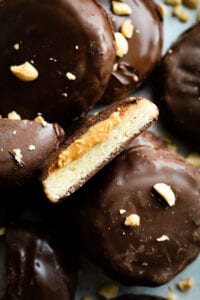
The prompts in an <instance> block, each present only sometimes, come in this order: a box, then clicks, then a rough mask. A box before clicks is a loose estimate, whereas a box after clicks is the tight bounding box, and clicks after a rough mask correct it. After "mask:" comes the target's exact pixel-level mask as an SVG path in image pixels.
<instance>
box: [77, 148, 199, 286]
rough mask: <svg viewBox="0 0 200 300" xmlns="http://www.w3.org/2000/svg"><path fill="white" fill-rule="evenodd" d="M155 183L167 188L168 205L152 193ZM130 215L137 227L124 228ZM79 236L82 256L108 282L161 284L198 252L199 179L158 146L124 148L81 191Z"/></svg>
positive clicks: (171, 154) (183, 162) (182, 160)
mask: <svg viewBox="0 0 200 300" xmlns="http://www.w3.org/2000/svg"><path fill="white" fill-rule="evenodd" d="M159 182H160V183H166V184H168V185H170V186H171V188H172V190H173V191H174V193H175V196H176V202H175V205H174V206H172V207H170V206H169V205H168V204H167V203H166V202H165V200H164V199H162V198H161V197H159V196H158V194H157V195H156V194H155V193H154V192H153V185H154V184H156V183H159ZM120 209H124V210H126V212H125V213H124V214H120V213H119V211H120ZM130 214H137V215H139V217H140V226H138V227H129V226H125V225H124V221H125V218H126V216H129V215H130ZM80 232H81V242H82V247H83V249H84V251H85V253H86V254H87V255H88V256H89V257H90V258H91V259H92V260H93V261H94V262H95V263H96V264H97V265H99V266H100V267H101V268H103V270H104V271H105V273H106V274H108V275H110V276H111V277H112V278H114V279H117V280H119V281H120V282H122V283H124V284H126V285H134V284H139V285H146V286H157V285H162V284H164V283H166V282H168V281H169V280H171V279H172V278H173V277H174V276H175V275H176V274H178V273H179V272H180V271H181V270H183V269H184V268H185V267H186V266H187V265H188V264H189V263H190V262H191V261H193V260H194V259H195V258H196V256H197V254H198V253H199V247H200V175H199V174H198V173H197V171H196V170H195V169H194V168H193V167H192V165H190V164H189V163H187V162H186V161H185V160H184V159H183V158H182V157H180V156H178V155H177V154H174V153H172V152H169V151H168V150H167V149H165V148H163V147H148V146H137V147H135V148H129V149H128V150H126V151H124V152H123V153H122V154H121V155H120V156H118V157H117V158H116V159H115V160H114V161H112V162H111V163H110V164H109V165H108V166H107V167H105V168H104V169H103V170H102V171H101V172H99V173H98V174H97V175H96V176H95V177H94V178H93V179H92V180H91V181H90V182H89V183H88V185H86V186H84V187H83V191H82V209H81V216H80ZM162 235H167V236H168V238H169V240H166V241H163V242H159V241H157V238H159V237H161V236H162Z"/></svg>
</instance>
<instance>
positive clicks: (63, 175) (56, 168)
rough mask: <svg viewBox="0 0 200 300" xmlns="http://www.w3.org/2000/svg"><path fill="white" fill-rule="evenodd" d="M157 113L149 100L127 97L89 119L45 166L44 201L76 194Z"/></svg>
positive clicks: (156, 116)
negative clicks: (45, 197)
mask: <svg viewBox="0 0 200 300" xmlns="http://www.w3.org/2000/svg"><path fill="white" fill-rule="evenodd" d="M158 114H159V111H158V108H157V106H156V105H155V104H154V103H153V102H151V101H150V100H147V99H144V98H134V97H130V98H127V99H123V100H120V101H118V102H117V103H115V104H114V105H112V106H111V107H110V108H107V109H105V110H103V111H101V112H99V113H98V114H96V115H94V116H93V117H91V118H90V120H89V122H88V123H87V125H86V127H85V126H84V125H83V129H82V128H80V129H79V130H78V131H77V132H75V134H74V135H73V136H72V137H70V138H69V139H68V140H69V141H68V140H67V141H66V143H64V145H63V147H62V148H61V149H59V151H58V152H57V153H56V156H55V155H54V157H53V158H50V160H49V162H48V164H47V166H46V167H45V169H44V173H43V176H42V185H43V189H44V192H45V194H46V196H47V198H48V199H49V200H50V201H51V202H54V203H56V202H59V200H61V199H63V198H65V197H67V196H69V195H70V194H72V193H73V192H75V191H76V190H77V189H78V188H80V187H81V186H82V185H83V184H84V183H86V182H87V181H88V180H89V179H90V178H91V177H92V176H93V175H95V174H96V173H97V172H98V171H99V170H100V169H102V168H103V167H104V166H105V165H106V164H107V163H108V162H109V161H111V160H112V159H113V158H114V157H116V156H117V155H118V154H119V153H120V152H122V151H123V150H124V149H125V147H126V145H127V144H128V143H129V142H130V140H132V139H133V138H134V137H136V136H137V135H139V134H140V133H141V132H142V131H144V130H145V129H146V128H148V127H149V126H150V125H151V124H152V122H153V121H155V120H156V119H157V118H158Z"/></svg>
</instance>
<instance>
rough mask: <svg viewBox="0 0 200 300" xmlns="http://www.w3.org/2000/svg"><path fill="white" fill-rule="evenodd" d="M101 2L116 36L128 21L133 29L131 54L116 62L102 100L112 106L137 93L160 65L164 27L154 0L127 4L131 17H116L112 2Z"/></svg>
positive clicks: (99, 0) (135, 1)
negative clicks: (121, 99)
mask: <svg viewBox="0 0 200 300" xmlns="http://www.w3.org/2000/svg"><path fill="white" fill-rule="evenodd" d="M98 2H99V3H100V4H102V6H103V7H104V8H105V10H106V11H107V13H108V15H109V17H110V19H111V21H112V24H113V27H114V30H115V32H120V27H121V26H122V24H123V22H124V21H126V20H131V24H132V25H133V26H134V30H133V35H132V37H131V38H129V39H127V40H128V53H127V54H126V55H124V56H123V57H122V58H116V61H115V63H116V64H117V69H116V71H113V72H112V76H111V79H110V81H109V84H108V87H107V89H106V91H105V93H104V95H103V97H102V100H101V101H102V102H103V103H110V102H112V101H116V100H117V99H119V98H121V97H122V96H125V95H127V94H128V93H130V92H133V91H134V90H136V89H137V88H138V87H139V86H140V85H141V84H142V83H143V82H144V80H145V79H146V78H147V77H148V76H149V75H150V73H151V72H152V70H153V69H154V68H155V66H156V65H157V64H158V62H159V60H160V58H161V53H162V45H163V27H162V26H163V23H162V17H161V15H160V14H159V12H158V9H157V7H156V5H155V3H154V2H153V1H151V0H144V1H140V0H127V1H126V4H127V5H128V6H129V7H130V9H131V10H132V13H131V14H130V15H118V14H115V13H114V12H113V9H112V4H111V2H112V1H110V0H98ZM134 78H135V80H134Z"/></svg>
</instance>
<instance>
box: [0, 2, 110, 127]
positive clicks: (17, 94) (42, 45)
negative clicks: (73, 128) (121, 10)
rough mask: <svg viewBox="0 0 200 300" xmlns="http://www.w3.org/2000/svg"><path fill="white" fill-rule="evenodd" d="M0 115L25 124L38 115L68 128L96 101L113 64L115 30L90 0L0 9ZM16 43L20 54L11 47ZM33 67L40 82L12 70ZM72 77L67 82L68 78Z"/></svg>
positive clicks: (12, 5) (3, 4)
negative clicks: (26, 65)
mask: <svg viewBox="0 0 200 300" xmlns="http://www.w3.org/2000/svg"><path fill="white" fill-rule="evenodd" d="M0 26H1V33H0V39H1V45H0V68H1V74H2V77H1V82H0V99H1V100H0V112H1V114H6V113H8V112H9V111H11V110H15V111H17V112H19V113H20V114H21V115H23V116H24V117H25V118H27V119H32V118H33V117H34V116H35V114H36V113H38V112H41V113H42V114H43V115H44V117H45V119H46V120H47V121H49V122H58V123H62V124H66V123H68V122H69V121H71V120H72V118H73V117H75V116H79V115H80V114H81V113H83V112H87V111H88V110H89V109H90V108H92V107H93V105H94V104H95V103H96V102H97V101H98V100H99V98H100V97H101V95H102V94H103V92H104V90H105V87H106V85H107V83H108V80H109V78H110V75H111V71H112V67H113V62H114V59H115V47H114V37H113V31H112V27H111V24H110V21H109V20H108V17H107V15H106V13H105V11H104V10H103V9H102V8H101V6H100V5H98V4H97V3H96V2H95V1H92V0H84V1H83V0H76V1H71V0H35V1H32V0H4V1H1V6H0ZM16 43H18V44H19V50H15V49H14V45H15V44H16ZM25 61H28V62H32V61H33V62H34V66H35V67H36V69H37V70H38V72H39V77H38V79H36V80H35V81H32V82H23V81H21V80H19V79H18V78H16V77H15V76H14V75H13V74H12V73H11V71H10V66H12V65H20V64H22V63H24V62H25ZM67 72H70V73H72V74H74V75H75V76H76V79H75V80H69V79H67V77H66V73H67Z"/></svg>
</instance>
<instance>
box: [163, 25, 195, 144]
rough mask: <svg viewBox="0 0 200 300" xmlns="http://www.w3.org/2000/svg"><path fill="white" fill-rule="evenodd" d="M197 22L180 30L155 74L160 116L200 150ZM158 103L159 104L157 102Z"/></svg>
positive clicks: (174, 130)
mask: <svg viewBox="0 0 200 300" xmlns="http://www.w3.org/2000/svg"><path fill="white" fill-rule="evenodd" d="M199 47H200V24H197V25H195V26H193V27H191V28H190V29H189V30H187V31H186V32H184V33H183V34H182V35H181V36H180V37H179V39H178V40H177V41H176V42H175V43H174V44H173V45H172V47H171V50H170V51H168V53H167V54H166V55H165V57H164V58H163V61H162V64H161V68H160V72H159V76H160V77H161V78H162V83H161V85H162V86H161V101H160V106H163V107H161V108H162V109H163V113H161V116H163V119H164V120H165V123H166V124H167V126H168V127H170V128H171V129H173V132H176V133H178V135H179V136H181V137H183V139H184V140H186V139H187V140H188V141H189V142H190V143H191V144H194V146H195V147H197V148H198V149H200V141H199V138H198V136H199V134H200V101H199V99H200V76H199V73H200V53H199ZM158 105H159V103H158Z"/></svg>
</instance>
